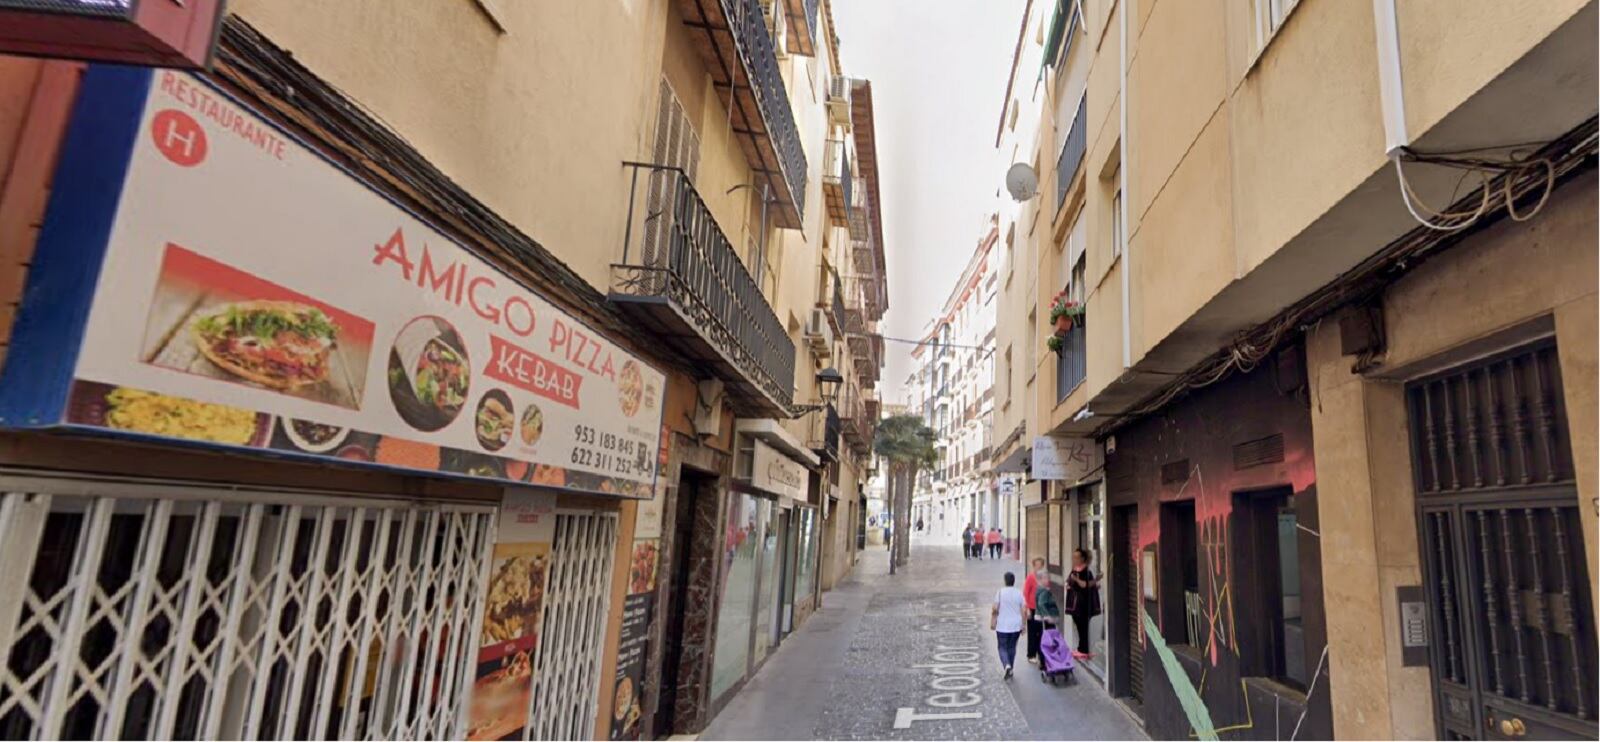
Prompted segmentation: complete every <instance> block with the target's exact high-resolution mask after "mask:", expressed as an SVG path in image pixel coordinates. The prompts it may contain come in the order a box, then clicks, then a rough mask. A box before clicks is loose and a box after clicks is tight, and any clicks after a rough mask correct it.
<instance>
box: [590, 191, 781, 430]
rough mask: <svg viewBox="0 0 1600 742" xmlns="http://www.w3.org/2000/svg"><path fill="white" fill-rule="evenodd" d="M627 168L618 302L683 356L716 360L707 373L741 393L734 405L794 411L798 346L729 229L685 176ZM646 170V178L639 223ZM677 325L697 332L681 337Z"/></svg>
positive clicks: (615, 287)
mask: <svg viewBox="0 0 1600 742" xmlns="http://www.w3.org/2000/svg"><path fill="white" fill-rule="evenodd" d="M624 164H625V165H626V166H627V167H629V168H631V169H632V171H633V182H632V185H631V186H630V187H629V192H628V222H627V226H626V228H625V230H624V237H623V248H622V262H620V263H617V264H614V265H612V266H611V268H612V286H611V299H612V300H613V301H615V302H618V303H620V304H623V305H624V306H629V307H631V308H633V311H635V312H637V313H639V314H641V315H643V316H645V317H647V318H648V319H649V320H650V321H651V322H653V323H654V324H656V325H662V326H660V327H651V328H648V329H655V330H659V331H660V332H661V333H662V336H663V337H669V338H682V339H683V343H685V344H686V345H684V347H681V348H679V350H680V351H684V352H685V353H686V355H688V356H689V357H690V358H691V359H692V360H696V361H710V362H712V367H711V368H708V369H707V370H714V371H717V372H719V375H721V376H722V377H723V378H724V379H725V380H726V381H729V382H732V384H733V385H734V386H735V387H736V388H735V389H733V390H732V391H733V394H732V395H730V396H732V397H734V398H735V402H736V404H737V402H738V401H739V398H741V397H742V398H744V399H745V401H747V402H749V407H750V408H752V409H753V410H754V411H759V412H763V413H769V414H770V413H776V412H782V413H787V410H788V408H789V406H790V404H791V403H792V402H793V397H794V391H793V390H794V362H795V347H794V343H793V342H791V341H790V339H789V335H788V333H787V332H785V331H784V327H783V323H782V322H781V321H779V319H778V315H777V313H776V312H774V311H773V310H772V306H771V305H769V304H768V303H767V300H766V298H765V297H764V296H762V294H761V289H760V287H759V285H758V284H757V283H756V280H755V278H754V277H753V276H751V275H750V272H749V271H748V270H747V269H746V268H745V265H744V262H743V261H741V260H740V259H739V256H738V254H737V253H736V252H735V251H734V248H733V244H732V243H731V242H730V241H729V240H728V236H727V233H726V232H724V231H723V230H722V228H721V227H720V226H719V225H718V224H717V222H716V219H715V218H714V217H713V216H712V214H711V210H710V209H709V208H707V207H706V204H705V201H704V200H703V199H702V198H701V197H700V194H699V192H698V191H696V190H695V187H694V184H693V183H692V182H690V180H689V177H688V175H687V174H686V173H685V172H684V171H683V170H681V169H679V168H675V167H668V166H664V165H653V164H648V163H636V162H629V163H624ZM641 172H642V173H644V174H645V175H646V178H645V179H646V181H647V186H646V190H647V193H646V194H645V199H646V203H645V208H644V209H643V214H642V218H640V214H639V212H640V209H639V208H638V206H639V204H638V191H639V175H640V173H641ZM636 238H637V242H638V243H639V244H637V245H636V244H635V241H636ZM677 324H686V325H688V328H687V329H690V330H692V331H693V332H692V333H681V332H678V330H679V329H680V328H678V327H677V326H676V325H677ZM674 342H676V341H674ZM752 392H753V393H752Z"/></svg>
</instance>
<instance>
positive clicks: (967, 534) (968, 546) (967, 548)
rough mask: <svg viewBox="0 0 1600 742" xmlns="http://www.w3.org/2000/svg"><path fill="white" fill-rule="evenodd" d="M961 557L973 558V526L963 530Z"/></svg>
mask: <svg viewBox="0 0 1600 742" xmlns="http://www.w3.org/2000/svg"><path fill="white" fill-rule="evenodd" d="M961 558H962V559H971V558H972V526H970V525H969V526H967V527H966V528H964V529H962V530H961Z"/></svg>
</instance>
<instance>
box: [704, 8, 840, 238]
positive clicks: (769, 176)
mask: <svg viewBox="0 0 1600 742" xmlns="http://www.w3.org/2000/svg"><path fill="white" fill-rule="evenodd" d="M810 1H811V2H814V1H815V0H810ZM676 2H677V4H678V9H679V11H680V12H681V13H682V15H683V22H684V25H685V26H688V27H689V29H690V30H691V31H695V32H697V33H695V34H694V40H695V47H696V49H697V51H699V53H700V59H701V61H702V63H703V64H704V66H705V70H706V73H707V74H709V75H710V76H711V83H712V85H713V87H715V88H716V91H717V97H718V98H719V99H720V100H721V102H722V105H723V106H724V107H725V108H726V109H727V110H728V112H729V118H730V121H729V123H730V125H731V128H732V131H733V133H734V134H735V135H737V136H738V139H739V144H740V148H741V149H742V150H744V156H745V159H746V160H747V161H748V162H749V164H750V169H751V170H754V171H755V172H756V173H757V175H758V177H761V178H763V179H765V181H766V183H767V185H769V186H771V188H772V194H773V196H774V197H775V198H776V199H777V203H776V205H777V209H776V213H775V214H774V220H773V221H774V222H775V223H776V224H777V225H778V226H780V227H784V228H787V229H800V228H801V221H802V217H803V216H804V215H805V198H806V195H805V194H806V155H805V150H804V148H802V147H801V145H800V132H799V129H798V128H797V127H796V126H795V121H794V111H793V109H791V108H790V107H789V92H788V90H787V89H786V88H785V86H784V84H783V76H782V74H780V73H779V70H778V57H777V53H776V49H775V47H774V45H773V42H772V36H771V35H770V34H769V33H768V31H767V23H766V17H765V15H764V14H763V12H762V9H761V0H676ZM786 2H787V0H786ZM812 12H814V11H812ZM810 28H811V27H808V28H807V29H806V33H808V34H809V33H811V31H810Z"/></svg>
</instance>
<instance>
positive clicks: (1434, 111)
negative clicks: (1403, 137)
mask: <svg viewBox="0 0 1600 742" xmlns="http://www.w3.org/2000/svg"><path fill="white" fill-rule="evenodd" d="M1589 2H1590V0H1539V2H1533V3H1527V2H1523V3H1507V2H1498V1H1497V0H1404V1H1403V2H1397V3H1395V13H1396V21H1397V22H1398V23H1399V30H1400V54H1401V65H1402V67H1403V69H1404V71H1405V99H1406V127H1407V128H1408V129H1410V130H1411V131H1412V132H1413V133H1420V132H1424V131H1427V130H1428V129H1430V128H1432V127H1433V126H1434V125H1435V124H1437V123H1439V121H1440V120H1441V119H1443V118H1444V116H1445V114H1448V113H1450V112H1451V111H1452V110H1455V108H1456V106H1458V105H1460V104H1461V101H1463V100H1466V98H1467V97H1468V96H1470V95H1472V94H1473V93H1475V92H1477V90H1478V89H1479V88H1480V87H1482V85H1483V81H1484V80H1485V79H1488V78H1489V77H1492V76H1493V75H1496V74H1498V73H1500V72H1501V71H1502V70H1504V69H1506V68H1507V67H1509V66H1511V64H1512V63H1513V62H1515V61H1517V59H1519V58H1521V56H1522V55H1523V53H1524V52H1526V51H1527V50H1528V49H1529V48H1531V47H1532V46H1533V45H1534V44H1537V43H1539V41H1540V40H1542V39H1544V38H1545V37H1546V36H1549V35H1550V34H1551V32H1553V31H1555V30H1556V28H1557V27H1558V26H1560V25H1561V24H1562V23H1564V22H1565V21H1566V20H1567V19H1569V18H1571V17H1572V16H1573V15H1574V14H1576V13H1577V12H1578V11H1579V10H1581V9H1582V8H1583V7H1584V6H1585V5H1587V4H1589ZM1369 17H1370V15H1369ZM1464 19H1470V22H1469V23H1463V22H1462V21H1463V20H1464Z"/></svg>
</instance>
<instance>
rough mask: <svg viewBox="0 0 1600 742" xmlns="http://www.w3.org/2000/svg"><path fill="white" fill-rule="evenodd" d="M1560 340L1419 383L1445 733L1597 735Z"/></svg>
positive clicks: (1420, 481)
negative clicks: (1558, 349)
mask: <svg viewBox="0 0 1600 742" xmlns="http://www.w3.org/2000/svg"><path fill="white" fill-rule="evenodd" d="M1562 400H1563V397H1562V386H1561V375H1560V369H1559V366H1558V365H1557V363H1556V347H1555V345H1554V343H1553V342H1545V343H1541V344H1538V345H1535V346H1532V347H1526V348H1522V349H1519V350H1517V351H1514V352H1512V353H1509V354H1504V355H1501V356H1498V357H1495V358H1490V359H1488V360H1484V361H1479V362H1475V363H1473V364H1471V365H1469V366H1465V367H1460V368H1455V369H1451V370H1450V371H1448V372H1445V373H1443V374H1440V375H1436V376H1433V377H1429V378H1426V379H1420V380H1418V381H1416V382H1413V383H1411V384H1409V385H1408V387H1407V402H1408V405H1409V408H1410V409H1409V414H1410V419H1411V433H1412V452H1413V465H1414V467H1415V471H1416V486H1417V517H1418V531H1419V536H1420V546H1421V550H1422V561H1423V565H1424V573H1425V578H1426V579H1425V580H1424V585H1425V586H1426V587H1425V591H1426V595H1427V601H1428V609H1429V619H1430V620H1429V622H1428V623H1429V629H1430V630H1429V632H1428V639H1429V643H1430V650H1429V651H1430V664H1431V666H1432V671H1433V683H1434V693H1435V699H1434V700H1435V703H1434V706H1435V714H1436V716H1437V722H1438V725H1439V734H1440V736H1441V737H1442V738H1446V739H1449V738H1455V739H1520V738H1529V739H1595V738H1596V736H1597V728H1596V722H1595V712H1596V708H1595V707H1596V697H1595V694H1596V688H1595V651H1596V649H1595V628H1594V616H1593V615H1592V614H1593V612H1592V610H1591V603H1590V582H1589V580H1590V576H1589V570H1588V565H1587V564H1586V561H1587V560H1586V559H1585V557H1584V553H1585V552H1584V542H1583V530H1582V524H1581V522H1580V520H1579V518H1580V517H1581V516H1580V515H1579V512H1578V502H1577V490H1576V486H1575V482H1574V479H1573V472H1572V452H1571V444H1570V442H1569V439H1568V435H1567V417H1566V410H1565V406H1564V404H1563V401H1562Z"/></svg>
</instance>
